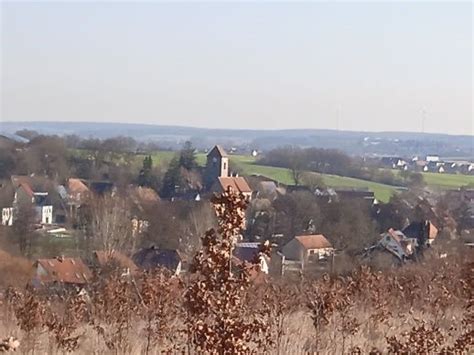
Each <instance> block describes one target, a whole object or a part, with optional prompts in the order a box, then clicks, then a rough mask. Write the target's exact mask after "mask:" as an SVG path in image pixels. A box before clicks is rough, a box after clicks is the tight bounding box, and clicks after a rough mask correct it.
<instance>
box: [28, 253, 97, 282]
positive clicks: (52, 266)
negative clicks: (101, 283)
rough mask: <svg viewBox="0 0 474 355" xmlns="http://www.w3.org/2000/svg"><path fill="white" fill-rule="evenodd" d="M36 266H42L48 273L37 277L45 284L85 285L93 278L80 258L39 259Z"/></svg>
mask: <svg viewBox="0 0 474 355" xmlns="http://www.w3.org/2000/svg"><path fill="white" fill-rule="evenodd" d="M35 265H36V267H38V265H41V267H42V268H43V269H44V270H45V271H46V273H47V274H46V275H37V276H38V278H39V280H40V281H42V282H45V283H49V282H61V283H69V284H85V283H87V282H88V281H89V280H90V279H91V278H92V273H91V271H90V270H89V268H88V267H87V266H86V264H84V262H83V261H82V260H81V259H80V258H54V259H38V260H37V261H36V263H35Z"/></svg>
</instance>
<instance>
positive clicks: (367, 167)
mask: <svg viewBox="0 0 474 355" xmlns="http://www.w3.org/2000/svg"><path fill="white" fill-rule="evenodd" d="M259 163H260V164H263V165H269V166H276V167H281V168H287V169H290V170H291V173H292V177H293V180H294V182H295V185H302V184H303V176H304V174H303V173H304V172H305V171H312V172H317V173H321V174H333V175H340V176H348V177H352V178H357V179H363V180H369V181H374V182H378V183H382V184H387V185H394V186H409V187H422V186H423V185H424V181H423V176H422V175H421V174H418V173H411V172H401V173H400V174H397V175H396V174H394V173H392V172H391V171H388V170H382V169H378V168H377V167H376V166H372V165H371V163H370V161H368V160H366V159H364V158H360V157H357V158H355V157H350V156H348V155H347V154H345V153H343V152H341V151H339V150H337V149H319V148H299V147H293V146H287V147H281V148H277V149H273V150H271V151H269V152H267V153H266V154H265V156H263V157H262V158H261V159H260V160H259Z"/></svg>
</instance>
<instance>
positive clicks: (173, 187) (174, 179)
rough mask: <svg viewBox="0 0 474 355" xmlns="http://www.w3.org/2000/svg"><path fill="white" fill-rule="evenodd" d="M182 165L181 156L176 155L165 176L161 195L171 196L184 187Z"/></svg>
mask: <svg viewBox="0 0 474 355" xmlns="http://www.w3.org/2000/svg"><path fill="white" fill-rule="evenodd" d="M181 185H182V177H181V165H180V159H179V157H174V158H173V159H172V160H171V162H170V165H169V168H168V170H167V171H166V173H165V176H164V178H163V186H162V188H161V195H162V196H164V197H170V196H172V195H173V194H175V193H176V192H177V190H178V189H179V188H180V187H182V186H181Z"/></svg>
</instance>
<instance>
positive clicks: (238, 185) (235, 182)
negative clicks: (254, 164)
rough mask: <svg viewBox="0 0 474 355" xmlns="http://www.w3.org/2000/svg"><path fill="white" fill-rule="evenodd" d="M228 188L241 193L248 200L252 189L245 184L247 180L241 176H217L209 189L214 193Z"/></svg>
mask: <svg viewBox="0 0 474 355" xmlns="http://www.w3.org/2000/svg"><path fill="white" fill-rule="evenodd" d="M228 189H230V190H231V191H232V192H235V193H239V194H242V195H243V196H244V197H245V198H247V199H249V200H250V199H251V198H252V189H251V188H250V186H249V185H248V184H247V180H245V178H243V177H241V176H232V177H219V178H217V181H216V183H215V184H214V185H213V187H212V189H211V191H212V192H215V193H223V192H225V191H227V190H228Z"/></svg>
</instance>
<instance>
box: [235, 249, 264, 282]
mask: <svg viewBox="0 0 474 355" xmlns="http://www.w3.org/2000/svg"><path fill="white" fill-rule="evenodd" d="M260 244H261V243H249V242H246V243H237V244H236V245H235V248H234V250H233V256H234V257H235V258H237V259H239V260H240V261H243V262H248V263H253V262H254V261H255V259H256V258H257V257H258V258H259V266H260V271H261V272H263V273H264V274H268V273H269V271H270V259H269V258H268V257H267V256H260V257H259V256H258V254H259V251H260Z"/></svg>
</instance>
